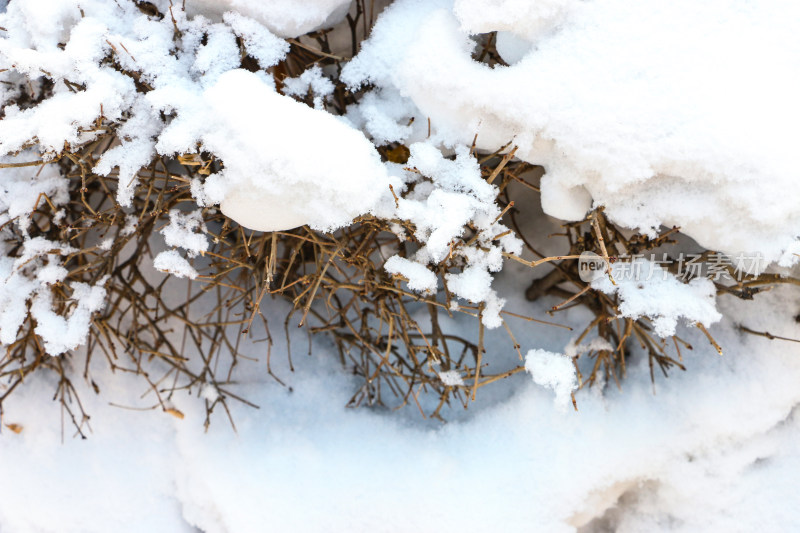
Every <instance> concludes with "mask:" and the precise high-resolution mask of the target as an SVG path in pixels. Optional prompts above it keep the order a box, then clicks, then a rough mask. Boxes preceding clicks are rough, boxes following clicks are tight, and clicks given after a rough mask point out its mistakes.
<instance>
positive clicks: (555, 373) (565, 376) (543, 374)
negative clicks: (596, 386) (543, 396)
mask: <svg viewBox="0 0 800 533" xmlns="http://www.w3.org/2000/svg"><path fill="white" fill-rule="evenodd" d="M525 370H527V371H528V372H529V373H530V374H531V376H532V377H533V382H534V383H536V384H537V385H541V386H542V387H547V388H548V389H552V390H553V392H554V393H555V399H554V400H553V401H554V402H555V404H556V405H558V406H559V408H560V409H562V410H566V408H567V406H568V405H569V403H570V398H571V396H572V393H573V391H575V389H577V388H578V377H577V373H576V372H575V365H574V364H573V363H572V359H571V358H569V357H567V356H566V355H564V354H560V353H553V352H548V351H547V350H541V349H536V350H530V351H529V352H528V354H527V355H526V356H525Z"/></svg>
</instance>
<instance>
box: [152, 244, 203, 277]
mask: <svg viewBox="0 0 800 533" xmlns="http://www.w3.org/2000/svg"><path fill="white" fill-rule="evenodd" d="M153 267H154V268H155V269H156V270H160V271H162V272H168V273H170V274H173V275H175V276H178V277H179V278H189V279H195V278H196V277H197V276H198V275H199V274H198V273H197V270H195V269H194V267H193V266H192V265H191V263H189V261H187V260H186V259H185V258H184V257H183V256H182V255H181V254H180V252H178V251H177V250H167V251H164V252H161V253H160V254H158V255H157V256H156V257H155V259H153Z"/></svg>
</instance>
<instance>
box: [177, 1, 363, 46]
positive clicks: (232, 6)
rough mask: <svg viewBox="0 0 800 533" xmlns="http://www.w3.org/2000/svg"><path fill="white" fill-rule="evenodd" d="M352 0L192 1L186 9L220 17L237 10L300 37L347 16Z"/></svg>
mask: <svg viewBox="0 0 800 533" xmlns="http://www.w3.org/2000/svg"><path fill="white" fill-rule="evenodd" d="M350 1H351V0H303V1H302V2H297V1H296V0H189V1H188V2H186V10H187V11H188V12H189V13H190V14H192V15H194V14H202V15H205V16H211V17H214V16H216V17H221V16H222V15H223V14H224V13H225V12H228V11H234V12H236V13H241V14H242V15H246V16H248V17H251V18H253V19H255V20H257V21H258V22H260V23H261V24H263V25H264V26H266V27H267V28H269V29H270V31H272V32H273V33H275V34H277V35H280V36H281V37H297V36H298V35H302V34H304V33H308V32H310V31H313V30H315V29H318V28H325V27H330V26H333V25H334V24H336V23H337V22H339V21H340V20H342V19H343V18H344V17H345V15H347V10H348V8H349V7H350Z"/></svg>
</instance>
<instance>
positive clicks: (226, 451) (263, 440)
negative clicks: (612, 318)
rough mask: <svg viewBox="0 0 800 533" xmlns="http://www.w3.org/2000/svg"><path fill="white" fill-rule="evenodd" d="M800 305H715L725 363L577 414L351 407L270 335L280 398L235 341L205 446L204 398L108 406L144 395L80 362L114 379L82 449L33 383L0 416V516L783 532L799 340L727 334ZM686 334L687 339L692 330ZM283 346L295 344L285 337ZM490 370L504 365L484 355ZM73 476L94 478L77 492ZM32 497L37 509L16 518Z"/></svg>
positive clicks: (519, 383) (326, 363) (637, 372)
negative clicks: (433, 414)
mask: <svg viewBox="0 0 800 533" xmlns="http://www.w3.org/2000/svg"><path fill="white" fill-rule="evenodd" d="M797 297H798V293H797V291H795V290H793V291H789V292H787V293H785V294H778V293H776V292H772V293H765V294H762V295H758V296H757V297H756V298H757V299H756V305H758V312H755V313H754V312H753V309H752V304H753V303H752V302H740V301H735V300H733V299H728V300H726V304H725V308H726V309H725V310H726V316H729V317H730V318H726V319H724V322H725V323H724V324H723V325H722V326H721V327H720V328H718V329H716V330H715V335H718V336H719V340H720V342H723V343H724V344H725V345H726V346H729V347H730V348H731V349H730V350H729V351H727V352H726V355H725V357H724V358H720V357H712V356H711V355H710V354H709V353H700V352H699V351H698V350H696V351H697V352H698V353H692V352H689V353H687V354H686V358H685V363H686V364H687V365H689V370H688V371H687V372H685V373H680V374H675V375H673V376H672V377H670V378H669V379H668V380H661V381H659V382H658V392H657V394H656V395H653V393H652V390H651V385H650V382H649V375H648V370H647V368H646V363H645V364H637V365H633V366H631V367H630V368H629V373H630V375H629V377H628V378H627V379H626V380H625V381H624V382H623V390H622V391H616V390H615V389H613V388H612V389H610V390H608V391H607V392H606V393H605V394H604V395H603V396H602V397H600V396H597V395H595V394H593V393H592V392H591V391H580V392H578V393H577V394H576V399H577V403H578V409H579V410H578V411H577V412H575V411H573V410H572V409H569V410H568V411H567V412H562V411H561V410H560V409H559V408H558V407H557V406H556V405H554V404H553V394H552V392H551V391H547V390H543V389H542V387H541V386H539V385H537V384H535V383H533V382H532V380H531V379H530V377H529V376H523V375H520V376H519V379H518V380H516V386H515V389H514V394H513V396H511V397H510V398H507V399H505V400H502V401H499V402H497V403H496V404H495V405H490V406H484V407H483V408H480V407H477V410H476V411H475V412H473V413H472V414H471V416H469V417H468V418H466V419H464V420H461V421H458V420H453V421H451V422H449V423H448V424H444V425H442V424H439V423H436V425H435V426H433V427H432V426H428V425H426V424H424V423H423V421H421V420H420V419H419V418H418V417H417V418H416V419H413V418H412V419H411V420H409V419H407V418H404V417H403V416H402V415H400V414H398V413H394V414H389V413H386V414H381V413H379V412H374V411H369V410H364V409H361V410H352V409H345V408H344V407H343V405H344V404H345V403H346V401H347V399H349V397H350V395H351V393H352V387H351V382H350V381H349V379H348V377H347V376H346V375H345V374H344V373H342V372H341V371H340V370H339V369H338V366H337V364H336V362H335V358H333V357H331V358H330V359H329V358H327V357H325V355H324V354H323V353H322V351H321V350H325V348H324V345H325V344H324V343H319V342H315V346H314V350H315V356H314V357H311V358H305V357H303V358H298V359H296V361H295V372H294V373H292V372H290V371H289V369H288V363H287V362H286V359H285V357H276V354H278V353H285V348H286V346H285V344H284V342H285V341H283V340H282V335H276V336H275V346H274V347H273V355H272V364H273V370H274V371H275V372H277V373H278V375H279V376H280V377H281V378H282V379H286V380H288V384H289V385H290V386H291V387H292V390H293V392H289V390H288V389H287V388H284V387H282V386H280V385H279V384H278V383H276V382H275V381H274V380H272V379H271V378H270V377H269V376H267V375H266V373H265V372H264V371H263V368H264V367H263V365H264V357H265V353H264V350H263V347H261V348H259V345H257V344H256V345H249V344H248V343H245V347H244V349H245V350H246V351H245V352H244V353H246V354H249V355H252V356H256V357H258V358H259V360H258V361H252V362H247V363H242V365H240V366H241V368H239V369H238V370H237V371H236V374H235V378H237V379H239V380H240V381H241V384H240V385H239V386H238V387H237V393H240V394H243V395H244V396H245V397H246V398H247V399H248V400H250V401H253V402H255V403H256V404H257V405H259V406H260V408H259V409H253V408H250V407H247V406H244V405H242V404H238V403H235V402H233V403H229V405H230V406H231V409H232V416H233V417H234V420H235V422H236V426H237V431H236V432H234V431H233V430H232V429H231V428H230V427H229V426H228V425H227V422H226V419H225V417H224V415H221V416H217V417H215V418H214V419H213V420H212V424H211V426H210V428H209V430H208V432H207V433H206V432H204V430H203V427H202V421H203V419H204V417H205V411H204V407H203V405H202V401H198V399H197V398H194V397H190V396H189V395H185V394H181V395H176V396H175V397H174V403H175V405H176V407H177V408H178V409H180V411H181V412H183V413H185V418H184V419H183V420H179V419H176V418H174V417H172V416H168V415H166V414H164V413H161V412H159V411H153V410H148V411H144V412H140V411H134V410H128V409H123V408H120V407H115V406H114V405H110V403H113V404H115V405H123V406H130V407H143V406H145V405H150V404H149V403H148V402H149V401H152V400H148V399H141V398H140V395H141V392H142V387H141V384H139V385H137V384H136V383H135V382H132V381H127V380H128V379H129V378H128V377H127V376H125V375H123V376H122V379H123V380H124V381H116V377H115V381H114V383H116V385H114V386H110V382H108V381H107V379H106V378H107V377H108V376H107V375H106V374H105V370H103V365H99V364H93V365H92V366H91V367H90V372H91V376H92V379H94V380H95V381H97V382H98V383H100V384H101V387H102V385H103V383H109V386H106V387H102V391H101V394H100V395H99V396H98V395H95V394H94V393H93V392H92V391H91V388H90V385H89V384H88V383H85V382H84V381H83V380H81V379H77V380H76V384H77V386H78V387H79V391H81V392H82V393H83V394H82V396H81V399H82V401H83V402H85V407H86V408H87V409H88V411H89V413H90V414H91V417H92V418H91V426H92V430H93V432H92V433H91V434H90V435H89V438H88V439H87V440H85V441H83V440H80V439H73V438H72V437H71V434H70V432H69V431H67V434H66V435H65V439H64V442H63V444H62V439H61V434H60V423H59V420H60V410H59V408H58V406H57V405H56V404H54V403H52V402H51V401H50V396H51V395H50V394H48V393H49V392H50V391H51V390H52V387H53V384H52V383H50V382H49V381H48V380H47V379H45V378H44V377H43V376H42V377H36V376H34V377H33V379H32V381H31V382H30V383H28V384H26V385H27V386H26V388H23V389H22V390H21V391H20V393H21V395H20V396H12V397H11V400H10V402H9V404H8V405H7V406H6V409H5V412H4V422H5V423H17V424H19V425H21V426H22V427H23V431H22V432H21V433H20V434H19V435H17V434H14V433H13V432H11V431H7V430H6V431H4V432H3V434H2V436H0V468H2V469H3V471H4V472H5V473H6V476H7V479H13V480H14V483H5V484H3V485H2V487H0V494H2V498H0V521H2V523H3V524H4V526H5V527H7V528H8V529H10V530H12V531H21V532H26V531H36V530H38V531H63V530H64V529H65V524H69V525H71V526H72V527H73V528H74V529H75V530H81V531H87V532H92V531H98V532H99V531H108V530H111V529H113V530H116V531H123V532H124V531H140V530H141V528H143V527H147V528H148V530H151V531H192V529H191V528H192V527H195V528H197V529H199V530H201V531H209V532H221V531H237V532H244V533H247V532H249V531H262V530H263V528H264V525H265V524H269V525H270V526H271V527H274V528H276V529H280V530H292V531H314V530H320V529H324V530H327V531H351V530H353V529H354V528H358V529H363V530H377V531H381V530H393V531H396V530H404V531H408V530H419V531H441V530H447V529H448V528H451V527H452V526H453V525H457V526H458V527H459V529H463V530H464V531H486V530H490V529H491V528H492V527H493V526H496V525H497V523H498V516H502V517H503V518H502V522H503V525H504V527H505V528H506V530H508V531H530V530H531V529H536V530H545V531H574V526H577V525H581V524H585V523H587V522H589V521H590V520H591V519H593V518H597V517H603V516H604V514H605V511H606V510H607V509H610V513H609V514H607V515H606V516H605V518H604V520H610V521H611V524H612V529H616V530H618V531H643V530H654V529H655V530H668V531H697V530H705V531H708V530H716V531H721V530H748V529H752V528H759V527H760V528H764V529H766V530H770V531H784V530H787V529H791V527H792V525H793V524H794V523H796V521H797V520H798V515H797V508H796V506H793V505H790V504H789V503H787V502H788V501H790V499H791V497H790V496H787V495H791V494H792V492H791V487H792V486H793V483H794V480H795V479H796V476H797V472H798V468H800V451H799V450H798V448H797V444H796V443H797V442H798V440H797V437H798V436H800V425H799V424H800V420H798V419H797V416H796V414H795V413H793V411H792V408H793V406H795V405H797V404H798V402H800V393H798V391H797V387H796V383H797V380H798V379H800V366H798V364H797V361H798V352H797V348H796V347H795V346H794V344H793V343H786V344H785V345H781V347H782V348H781V349H775V344H773V343H770V342H769V341H767V340H766V339H764V338H760V337H754V336H743V335H742V334H741V333H739V332H738V331H737V330H736V323H737V322H739V321H745V322H744V323H746V324H747V325H748V326H749V327H752V328H754V329H758V328H764V327H769V328H771V331H773V333H775V334H784V335H791V334H793V333H796V332H797V326H796V325H794V324H793V323H792V318H791V317H788V316H785V315H784V314H782V313H780V312H776V309H780V308H782V306H784V305H786V304H787V303H790V302H792V301H796V298H797ZM269 309H271V310H272V311H273V312H274V313H275V315H274V318H275V319H277V321H278V323H280V322H281V320H282V318H280V317H282V312H283V311H285V310H287V308H286V307H285V305H284V304H282V303H281V302H278V301H275V302H273V303H272V304H271V305H270V307H269ZM470 324H471V323H469V322H467V323H465V324H464V327H465V328H467V327H470ZM547 331H550V330H547ZM684 334H685V335H686V337H685V338H686V339H687V340H688V341H690V342H692V343H693V344H695V345H696V346H698V347H699V346H700V345H701V343H702V337H699V336H698V335H697V334H696V333H693V332H692V330H687V331H681V335H682V336H683V335H684ZM531 335H532V336H533V335H535V334H534V333H531ZM564 335H565V336H568V335H570V333H569V332H564ZM292 336H293V340H294V341H295V342H297V343H298V345H303V344H304V343H305V342H306V340H305V336H304V334H303V333H302V332H301V331H298V330H296V328H294V329H293V333H292ZM553 341H554V343H557V342H558V341H559V339H553ZM487 357H493V358H495V357H500V352H499V351H495V350H494V349H493V348H490V351H489V353H488V354H487ZM559 357H562V356H559ZM77 362H79V361H77ZM76 366H77V367H78V368H80V369H81V370H80V371H82V364H77V365H76ZM255 369H262V370H260V371H255ZM512 379H513V378H512ZM204 394H206V393H205V392H204ZM472 409H473V408H472V407H471V408H470V411H472ZM451 416H455V413H452V414H451ZM414 420H416V421H414ZM4 429H6V428H4ZM131 435H136V438H135V439H131ZM121 458H124V460H120V459H121ZM476 458H479V459H480V460H476ZM509 464H513V465H514V467H513V468H509V466H508V465H509ZM76 476H77V478H78V479H90V480H91V483H85V484H82V485H81V486H80V488H79V490H76V486H75V479H76ZM42 479H47V487H48V488H47V490H46V491H42V490H41V486H42V485H41V480H42ZM421 479H424V480H425V482H426V490H424V491H420V490H419V483H420V480H421ZM122 480H124V482H123V481H122ZM476 486H478V487H480V489H481V490H475V487H476ZM431 491H434V492H435V493H436V494H438V495H439V497H437V499H436V500H435V501H433V500H431V498H430V494H431ZM787 491H788V492H787ZM620 495H622V499H621V500H620V501H619V502H617V498H618V497H619V496H620ZM34 496H35V498H34ZM31 501H36V502H37V503H36V505H44V504H46V505H47V507H48V509H49V512H48V513H34V512H30V511H29V509H30V505H31V504H30V502H31ZM398 504H402V509H403V511H402V512H400V511H398V510H397V506H398ZM143 509H146V510H147V512H143V511H142V510H143ZM387 517H388V518H387ZM387 520H388V521H387ZM570 524H572V525H570ZM614 524H616V527H614Z"/></svg>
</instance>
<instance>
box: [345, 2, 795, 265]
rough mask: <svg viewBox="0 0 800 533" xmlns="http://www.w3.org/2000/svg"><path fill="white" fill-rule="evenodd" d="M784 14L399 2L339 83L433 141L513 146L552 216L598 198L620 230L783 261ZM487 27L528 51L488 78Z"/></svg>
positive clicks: (786, 151) (789, 104)
mask: <svg viewBox="0 0 800 533" xmlns="http://www.w3.org/2000/svg"><path fill="white" fill-rule="evenodd" d="M719 13H724V14H725V16H723V17H721V16H717V15H718V14H719ZM799 15H800V6H798V4H797V3H794V2H787V1H781V2H772V3H769V5H760V4H759V5H755V4H753V3H750V2H745V1H735V0H710V1H707V2H703V3H702V4H701V5H698V4H697V3H696V2H691V1H688V0H684V1H677V2H669V3H664V4H659V5H658V6H653V5H651V4H649V3H647V2H635V1H633V0H609V1H605V2H571V1H566V0H562V1H548V2H535V3H533V2H523V1H518V2H517V1H511V0H506V1H503V2H501V1H489V0H472V1H470V0H462V1H458V2H456V3H455V6H454V7H453V6H451V4H450V2H448V1H445V0H439V1H424V2H423V1H419V0H400V1H398V2H395V3H394V4H393V5H392V6H391V7H390V8H388V9H387V10H386V11H385V12H384V14H383V15H382V16H381V18H380V20H379V21H378V24H377V25H376V27H375V29H374V31H373V33H372V35H371V37H370V39H369V40H368V41H367V42H366V43H364V44H363V47H362V50H361V52H360V53H359V55H358V56H357V57H356V58H355V59H354V60H353V61H352V62H351V63H350V64H348V65H347V66H346V67H345V71H344V73H343V79H345V80H346V81H347V82H348V83H350V84H351V85H353V86H359V85H361V84H362V83H364V82H370V83H372V84H374V85H375V86H376V87H377V90H380V91H382V92H386V91H397V92H399V93H400V94H402V95H404V96H406V97H408V98H409V99H410V100H411V101H413V104H414V105H415V106H416V107H417V108H418V109H419V111H418V117H419V118H421V120H419V121H418V122H424V121H425V118H426V117H429V118H430V120H431V123H432V125H433V128H434V138H435V139H439V140H441V142H444V143H447V144H457V143H463V144H469V143H471V141H472V138H473V135H474V134H475V133H476V132H477V133H478V137H477V143H478V146H479V147H481V148H485V149H488V150H495V149H497V148H498V147H500V146H503V145H505V144H506V143H509V142H513V144H515V145H517V146H518V150H517V152H516V155H517V156H518V157H520V158H522V159H524V160H526V161H529V162H531V163H535V164H543V165H544V166H545V167H546V169H547V174H546V175H545V177H544V179H543V180H542V184H541V187H542V204H543V206H544V209H545V211H546V212H547V213H549V214H551V215H553V216H557V217H559V218H563V219H567V220H575V219H580V218H582V217H583V215H584V213H585V212H586V210H588V209H589V208H590V207H591V206H592V205H604V206H605V207H606V210H605V212H606V214H607V215H608V216H610V218H611V219H612V220H614V221H615V222H617V223H619V224H621V225H623V226H627V227H631V228H637V229H641V230H643V231H645V232H652V231H653V228H658V226H659V225H661V224H663V225H666V226H673V225H676V226H680V227H681V228H682V230H683V231H684V232H685V233H686V234H688V235H690V236H692V237H693V238H694V239H695V240H696V241H697V242H698V243H699V244H700V245H702V246H704V247H706V248H710V249H715V250H721V251H725V252H728V253H732V254H733V253H738V252H754V251H761V252H763V253H764V254H765V256H766V257H767V258H768V259H769V260H770V261H776V260H781V261H782V262H783V263H784V264H789V263H792V262H794V261H795V260H796V256H794V255H792V253H791V252H792V251H795V250H796V248H795V247H796V246H797V240H796V236H797V235H798V234H799V233H800V215H799V214H798V211H797V210H796V209H795V205H796V203H797V199H798V198H799V197H800V189H799V188H798V187H800V185H798V181H797V179H796V169H795V165H794V154H795V149H794V145H793V142H792V139H793V135H792V131H793V128H794V124H796V123H797V121H798V119H799V118H800V104H799V103H798V100H797V98H796V97H795V95H796V94H797V92H798V89H800V76H798V74H797V73H798V71H799V70H798V64H797V58H798V57H800V49H799V48H798V47H800V44H799V43H798V41H797V39H794V38H793V35H795V34H796V33H797V30H798V27H797V24H798V23H797V21H798V20H800V16H799ZM490 30H503V31H506V32H510V33H512V34H513V35H515V36H517V37H518V38H524V39H532V40H533V44H532V45H531V46H530V49H529V51H528V52H527V53H526V55H525V56H524V57H523V58H522V59H520V60H519V61H517V62H516V63H515V64H514V65H512V66H510V67H497V68H494V69H491V68H489V67H488V66H486V65H481V64H478V63H476V62H475V61H473V60H472V59H471V58H470V52H471V51H472V49H473V46H474V43H473V41H472V40H471V39H470V38H469V33H475V32H487V31H490ZM431 50H436V53H435V54H433V53H430V51H431ZM742 72H747V73H748V74H747V75H746V76H743V75H742Z"/></svg>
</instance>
